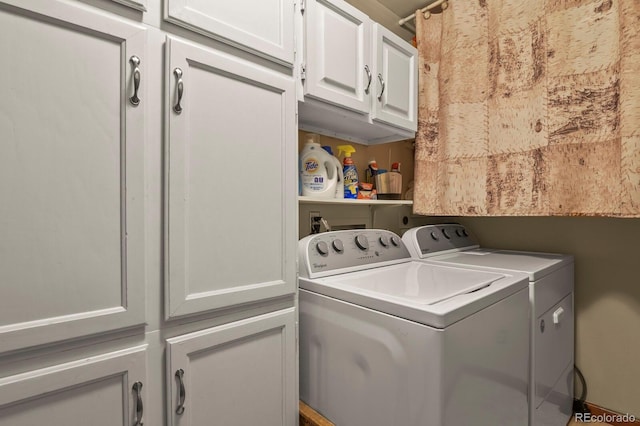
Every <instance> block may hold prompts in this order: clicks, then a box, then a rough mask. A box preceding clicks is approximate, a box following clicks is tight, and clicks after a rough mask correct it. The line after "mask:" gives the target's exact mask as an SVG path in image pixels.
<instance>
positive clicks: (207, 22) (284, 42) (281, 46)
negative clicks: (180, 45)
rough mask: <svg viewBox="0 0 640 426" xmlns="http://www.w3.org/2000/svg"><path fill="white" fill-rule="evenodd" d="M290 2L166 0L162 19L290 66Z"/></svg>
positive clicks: (291, 10)
mask: <svg viewBox="0 0 640 426" xmlns="http://www.w3.org/2000/svg"><path fill="white" fill-rule="evenodd" d="M293 12H294V6H293V0H249V1H228V0H166V1H165V12H164V13H165V16H164V18H165V19H166V20H167V21H169V22H172V23H174V24H177V25H180V26H183V27H185V28H188V29H190V30H192V31H196V32H200V33H202V34H205V35H207V36H211V37H213V38H216V39H219V40H222V41H224V42H227V43H230V44H233V45H236V46H237V47H239V48H241V49H244V50H248V51H250V52H252V53H254V54H257V55H259V56H263V57H266V58H267V59H271V60H274V61H276V62H279V63H282V64H285V65H291V64H293V44H294V40H293Z"/></svg>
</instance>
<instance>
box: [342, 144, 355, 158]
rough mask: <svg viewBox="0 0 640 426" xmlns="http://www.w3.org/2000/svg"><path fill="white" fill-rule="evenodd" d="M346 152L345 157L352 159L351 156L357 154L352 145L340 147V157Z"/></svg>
mask: <svg viewBox="0 0 640 426" xmlns="http://www.w3.org/2000/svg"><path fill="white" fill-rule="evenodd" d="M343 152H344V156H345V157H347V158H348V157H351V154H353V153H354V152H356V149H355V148H354V147H352V146H351V145H338V156H340V154H342V153H343Z"/></svg>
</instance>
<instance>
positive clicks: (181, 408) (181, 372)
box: [176, 368, 187, 414]
mask: <svg viewBox="0 0 640 426" xmlns="http://www.w3.org/2000/svg"><path fill="white" fill-rule="evenodd" d="M183 377H184V370H183V369H182V368H180V369H178V370H176V378H177V379H178V383H179V385H180V390H179V392H180V400H179V401H178V407H177V408H176V414H182V413H184V400H185V398H186V397H187V393H186V392H185V390H184V380H183Z"/></svg>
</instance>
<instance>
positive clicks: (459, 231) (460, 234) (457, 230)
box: [456, 229, 462, 237]
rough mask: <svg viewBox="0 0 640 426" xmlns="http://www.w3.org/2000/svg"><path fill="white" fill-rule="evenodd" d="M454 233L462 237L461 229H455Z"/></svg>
mask: <svg viewBox="0 0 640 426" xmlns="http://www.w3.org/2000/svg"><path fill="white" fill-rule="evenodd" d="M456 235H457V236H458V237H462V231H461V230H459V229H456Z"/></svg>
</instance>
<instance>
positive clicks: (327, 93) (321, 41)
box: [304, 0, 373, 113]
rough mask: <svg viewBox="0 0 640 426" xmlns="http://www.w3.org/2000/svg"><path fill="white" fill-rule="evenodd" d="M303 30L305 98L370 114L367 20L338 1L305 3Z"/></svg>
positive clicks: (350, 7)
mask: <svg viewBox="0 0 640 426" xmlns="http://www.w3.org/2000/svg"><path fill="white" fill-rule="evenodd" d="M305 28H306V29H305V32H306V34H305V42H306V58H307V60H306V64H305V65H304V67H305V72H306V77H305V81H304V85H305V95H306V96H310V97H313V98H317V99H321V100H323V101H326V102H329V103H332V104H335V105H338V106H341V107H344V108H348V109H351V110H354V111H357V112H361V113H369V109H370V105H369V104H370V98H369V93H370V91H371V87H370V83H372V80H371V79H372V77H373V76H372V74H371V73H372V72H373V70H372V69H371V68H372V64H371V60H370V59H371V34H370V31H371V24H370V20H369V17H367V15H365V14H364V13H362V12H360V11H359V10H358V9H356V8H354V7H353V6H351V5H349V4H347V3H345V2H343V1H341V0H308V1H307V6H306V10H305Z"/></svg>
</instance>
